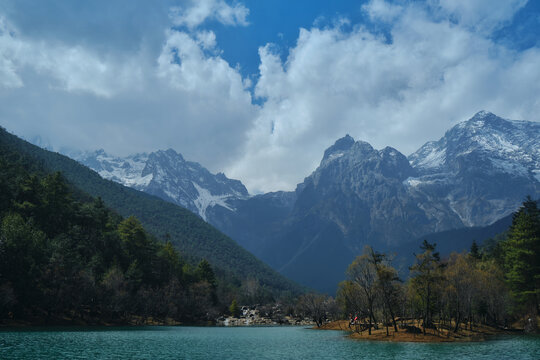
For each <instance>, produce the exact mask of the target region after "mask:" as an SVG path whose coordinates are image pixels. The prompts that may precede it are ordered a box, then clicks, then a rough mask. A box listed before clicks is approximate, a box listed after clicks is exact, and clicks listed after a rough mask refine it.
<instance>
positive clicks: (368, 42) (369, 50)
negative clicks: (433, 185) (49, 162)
mask: <svg viewBox="0 0 540 360" xmlns="http://www.w3.org/2000/svg"><path fill="white" fill-rule="evenodd" d="M230 4H231V3H229V2H224V1H223V0H212V1H210V0H203V1H197V2H195V1H193V2H191V7H189V6H184V7H182V8H176V9H175V10H174V12H173V15H172V17H171V18H170V19H172V21H174V25H176V26H177V27H176V28H171V26H172V25H173V24H171V23H168V24H164V25H162V26H161V28H160V31H159V32H158V31H156V30H154V31H153V33H152V34H153V35H152V39H154V40H155V41H152V44H153V45H148V44H147V41H146V40H145V38H144V36H143V37H142V38H138V40H139V45H138V46H134V45H130V46H126V47H121V48H118V47H117V46H116V44H121V43H123V41H121V39H123V36H118V37H117V39H116V40H114V41H113V43H112V44H110V46H102V45H101V43H102V42H103V41H104V39H105V38H104V37H98V38H96V39H99V41H97V40H96V41H89V43H85V42H77V37H73V38H72V37H67V38H66V39H64V38H58V37H57V36H56V33H54V32H53V34H52V35H51V37H43V38H42V37H40V36H39V35H36V34H33V35H32V36H30V35H28V33H27V32H26V31H22V30H21V31H19V30H18V29H17V28H16V27H15V26H13V25H11V24H10V23H9V22H8V21H7V20H6V19H3V20H1V21H0V121H1V125H2V126H4V127H6V128H8V129H9V130H11V131H14V132H15V133H17V134H22V135H25V136H27V137H29V138H31V137H33V136H35V135H41V136H42V138H43V139H45V140H46V141H47V140H48V141H50V142H51V143H52V144H53V145H54V146H55V148H56V149H58V148H60V147H62V146H66V147H70V148H75V149H77V148H78V149H82V150H85V149H96V148H99V147H103V148H105V149H106V150H107V151H109V152H111V153H116V154H118V155H127V154H129V153H134V152H141V151H153V150H156V149H163V148H167V147H173V148H175V149H176V150H178V151H180V152H182V153H183V154H184V156H185V157H186V158H188V159H191V160H195V161H199V162H201V163H202V164H203V165H204V166H207V167H209V168H210V170H212V171H225V172H226V173H227V175H228V176H232V177H235V178H238V179H241V180H242V181H243V182H244V183H245V184H246V185H247V186H248V188H249V190H250V191H252V192H258V191H272V190H291V189H294V187H295V185H296V184H297V183H298V182H301V181H302V179H303V177H304V176H307V175H309V173H310V172H311V171H313V170H314V168H315V167H316V166H317V164H318V162H319V161H320V159H321V157H322V154H323V151H324V149H325V148H326V147H328V146H330V145H331V144H332V143H333V142H334V141H335V140H336V139H337V138H339V137H341V136H343V135H345V134H347V133H349V134H350V135H352V136H353V137H355V138H356V139H361V140H365V141H368V142H370V143H371V144H372V145H374V146H375V147H377V148H382V147H384V146H387V145H390V146H393V147H396V148H397V149H398V150H400V151H402V152H404V153H405V154H409V153H411V152H412V151H414V150H416V149H417V148H418V147H419V146H421V145H422V144H423V143H424V142H426V141H428V140H433V139H438V138H439V137H440V136H442V134H443V133H444V131H445V130H447V129H448V128H449V127H450V126H452V125H453V124H455V123H456V122H458V121H461V120H465V119H467V118H468V117H470V116H471V115H473V114H474V113H475V112H476V111H478V110H481V109H485V110H490V111H493V112H495V113H496V114H498V115H501V116H504V117H508V118H514V119H527V120H535V121H538V120H540V118H539V116H540V115H539V114H540V102H539V101H540V100H538V97H537V94H539V93H540V68H539V67H538V64H539V63H540V49H539V48H538V47H533V48H530V49H529V50H527V51H522V52H520V51H517V50H512V49H508V48H507V47H505V45H504V44H500V43H497V42H496V40H494V39H493V37H492V36H491V35H492V34H491V32H493V31H495V30H496V29H499V28H500V27H501V26H504V24H506V23H508V22H509V21H511V20H512V15H513V13H515V12H516V11H518V10H519V9H520V7H521V6H522V5H523V1H506V2H504V4H502V3H501V6H502V7H503V8H504V9H505V11H503V12H501V11H499V7H497V6H494V5H488V6H483V7H479V8H476V7H475V6H472V5H471V6H472V7H471V6H469V5H467V4H468V2H465V1H464V2H460V1H456V2H446V1H443V0H428V1H427V2H399V3H398V5H396V4H395V3H390V2H387V1H383V0H372V1H371V2H369V3H368V4H366V5H365V6H364V7H363V11H364V12H365V13H366V15H367V16H368V17H369V19H371V21H372V22H373V23H375V24H376V25H381V24H382V25H384V26H383V27H384V29H385V31H388V33H387V34H386V35H385V36H382V35H381V34H380V33H379V32H375V31H372V30H371V28H370V27H368V25H362V24H352V23H347V22H346V21H337V22H335V23H334V24H335V25H334V26H329V27H319V26H317V25H314V26H313V27H312V28H307V29H301V30H300V32H299V36H298V39H297V42H296V44H295V45H294V47H292V48H290V49H280V48H279V44H263V46H261V48H260V49H259V57H260V65H259V77H258V78H254V80H253V81H254V83H253V88H251V84H250V81H249V79H248V78H244V77H242V75H241V74H240V72H239V70H238V69H237V68H236V67H233V66H231V65H230V64H229V63H228V62H227V61H226V60H225V59H224V58H223V57H222V53H221V50H220V48H219V41H218V40H219V39H218V36H216V33H215V32H213V31H210V30H208V29H206V28H205V27H204V22H205V21H206V20H215V21H218V22H221V23H223V24H226V25H241V26H243V25H246V24H247V15H248V9H247V8H246V7H245V6H243V5H242V4H240V3H232V5H230ZM490 4H492V2H491V1H490ZM0 9H1V7H0ZM156 13H157V14H159V11H156ZM158 18H159V19H161V17H159V16H158ZM165 19H168V18H167V17H166V16H165ZM170 19H169V21H171V20H170ZM160 23H161V22H160ZM70 26H71V25H70ZM147 27H148V28H151V26H147ZM157 33H159V36H158V35H156V34H157ZM218 35H219V34H218ZM156 39H157V40H156ZM130 41H131V43H137V41H135V40H133V39H131V40H130ZM156 44H157V45H156ZM113 45H114V46H113ZM284 51H285V52H287V51H288V56H287V57H286V59H283V58H282V57H281V55H282V54H283V52H284ZM252 97H255V98H256V101H255V104H254V101H253V99H252Z"/></svg>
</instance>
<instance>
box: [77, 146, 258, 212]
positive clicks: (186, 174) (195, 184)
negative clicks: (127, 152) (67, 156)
mask: <svg viewBox="0 0 540 360" xmlns="http://www.w3.org/2000/svg"><path fill="white" fill-rule="evenodd" d="M77 160H78V161H79V162H81V163H82V164H84V165H86V166H88V167H89V168H91V169H93V170H95V171H96V172H98V173H99V174H100V175H101V176H102V177H103V178H105V179H109V180H113V181H116V182H119V183H121V184H123V185H126V186H129V187H132V188H134V189H137V190H141V191H145V192H147V193H149V194H152V195H156V196H158V197H160V198H162V199H164V200H167V201H170V202H172V203H175V204H178V205H181V206H183V207H185V208H187V209H189V210H191V211H193V212H195V213H196V214H199V215H200V216H201V217H202V218H203V219H204V220H207V210H208V209H209V208H213V207H222V208H225V209H227V210H229V211H234V207H233V206H232V205H231V203H232V202H233V201H235V200H239V199H246V198H248V197H249V194H248V192H247V190H246V188H245V186H244V185H243V184H242V183H241V182H240V181H238V180H232V179H229V178H227V177H226V176H225V175H224V174H223V173H218V174H215V175H214V174H212V173H210V172H209V171H208V170H207V169H206V168H204V167H203V166H201V165H200V164H199V163H196V162H192V161H186V160H185V159H184V158H183V157H182V155H181V154H178V153H177V152H176V151H174V150H172V149H168V150H159V151H156V152H152V153H150V154H146V153H143V154H135V155H131V156H127V157H125V158H121V157H115V156H111V155H108V154H107V153H105V151H104V150H98V151H95V152H91V153H86V154H84V155H82V156H79V157H78V158H77Z"/></svg>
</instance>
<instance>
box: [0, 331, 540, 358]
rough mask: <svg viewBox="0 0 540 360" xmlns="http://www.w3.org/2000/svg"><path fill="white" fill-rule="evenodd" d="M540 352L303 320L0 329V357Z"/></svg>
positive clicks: (508, 343)
mask: <svg viewBox="0 0 540 360" xmlns="http://www.w3.org/2000/svg"><path fill="white" fill-rule="evenodd" d="M345 358H351V359H377V360H381V359H400V360H401V359H437V360H444V359H452V360H454V359H490V360H491V359H532V360H539V359H540V337H538V336H504V337H501V338H499V339H497V340H491V341H486V342H480V343H449V344H419V343H385V342H372V341H357V340H351V339H348V338H346V337H345V333H343V332H339V331H316V330H311V329H305V328H301V327H240V328H218V327H140V328H80V329H77V328H47V329H46V328H36V329H23V330H6V329H3V330H1V329H0V359H6V360H7V359H345Z"/></svg>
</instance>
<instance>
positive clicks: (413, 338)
mask: <svg viewBox="0 0 540 360" xmlns="http://www.w3.org/2000/svg"><path fill="white" fill-rule="evenodd" d="M314 329H316V330H339V331H345V332H348V333H349V334H348V335H347V336H348V337H349V338H351V339H355V340H364V341H366V340H367V341H386V342H420V343H451V342H481V341H486V340H491V339H493V338H495V337H496V336H497V335H517V334H519V335H521V334H524V332H523V331H522V330H518V329H507V330H506V329H505V330H503V329H498V328H494V327H491V326H486V325H477V326H474V330H473V331H471V330H467V329H464V328H461V329H460V331H459V332H457V333H454V332H453V331H452V330H446V329H441V330H439V331H438V332H437V331H436V330H433V329H428V330H426V335H424V334H415V333H410V332H407V331H406V330H405V329H399V327H398V332H397V333H396V332H394V329H393V327H389V328H388V331H389V335H386V327H382V328H379V329H377V330H375V329H372V331H371V332H372V334H371V335H369V334H368V331H367V330H364V331H362V332H355V331H354V330H352V329H350V328H349V321H348V320H336V321H332V322H329V323H326V324H323V325H322V326H321V327H320V328H317V327H315V328H314Z"/></svg>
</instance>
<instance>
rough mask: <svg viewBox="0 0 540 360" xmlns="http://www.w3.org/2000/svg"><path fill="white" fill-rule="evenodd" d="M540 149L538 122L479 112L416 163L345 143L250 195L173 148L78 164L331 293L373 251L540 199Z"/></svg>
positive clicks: (489, 219)
mask: <svg viewBox="0 0 540 360" xmlns="http://www.w3.org/2000/svg"><path fill="white" fill-rule="evenodd" d="M539 145H540V124H539V123H535V122H528V121H514V120H505V119H502V118H500V117H497V116H496V115H494V114H491V113H488V112H484V111H482V112H479V113H477V114H476V115H475V116H474V117H472V118H471V119H470V120H467V121H465V122H462V123H459V124H458V125H456V126H454V127H453V128H451V129H450V130H448V131H447V132H446V133H445V134H444V136H443V137H442V138H441V139H439V140H438V141H431V142H428V143H426V144H425V145H424V146H422V147H421V148H420V149H418V151H416V152H415V153H413V154H411V155H410V156H409V157H406V156H405V155H404V154H402V153H400V152H399V151H398V150H396V149H394V148H391V147H386V148H384V149H382V150H377V149H374V148H373V147H372V146H371V145H370V144H368V143H367V142H363V141H355V140H354V139H353V138H352V137H350V136H348V135H347V136H345V137H343V138H341V139H339V140H337V141H336V142H335V144H334V145H332V146H331V147H329V148H328V149H327V150H326V151H325V152H324V155H323V158H322V160H321V162H320V165H319V167H318V168H317V169H316V170H315V171H314V172H313V173H312V174H311V175H309V176H308V177H306V178H305V180H304V181H303V182H302V183H301V184H298V186H297V188H296V191H294V192H277V193H269V194H263V195H257V196H252V197H250V196H249V195H248V192H247V190H246V189H245V187H244V186H243V185H242V183H241V182H240V181H237V180H230V179H227V178H226V177H225V175H223V174H217V175H213V174H211V173H210V172H209V171H208V170H206V169H205V168H204V167H202V166H201V165H200V164H197V163H194V162H189V161H186V160H184V159H183V157H182V156H181V155H180V154H177V153H176V152H174V151H173V150H167V151H157V152H154V153H151V154H138V155H133V156H129V157H127V158H117V157H112V156H108V155H107V154H105V153H104V152H103V151H98V152H95V153H92V154H87V155H86V156H84V157H82V158H81V157H80V158H79V160H80V161H81V162H82V163H83V164H85V165H87V166H89V167H91V168H92V169H94V170H96V171H97V172H99V173H100V174H101V175H102V176H103V177H105V178H108V179H111V180H114V181H117V182H120V183H123V184H125V185H128V186H131V187H134V188H136V189H139V190H142V191H145V192H148V193H150V194H153V195H157V196H159V197H161V198H163V199H166V200H168V201H171V202H174V203H176V204H180V205H182V206H184V207H186V208H188V209H190V210H192V211H194V212H196V213H198V214H199V215H200V216H201V217H202V218H204V219H205V220H207V221H208V222H209V223H210V224H212V225H214V226H216V227H217V228H218V229H220V230H221V231H223V232H224V233H225V234H227V235H229V236H231V237H232V238H233V239H235V240H236V241H237V242H238V243H239V244H241V245H242V246H244V247H245V248H246V249H248V250H250V251H251V252H253V253H254V254H255V255H257V256H258V257H260V258H261V259H262V260H264V261H266V262H267V263H268V264H270V265H271V266H273V267H274V268H275V269H277V270H279V271H280V272H281V273H283V274H285V275H287V276H289V277H290V278H292V279H294V280H296V281H298V282H300V283H302V284H304V285H307V286H311V287H313V288H316V289H319V290H322V291H328V292H332V291H333V290H335V285H336V284H337V283H338V282H339V281H340V280H342V279H343V274H344V271H345V268H346V266H347V264H349V263H350V262H351V261H352V260H353V259H354V257H355V256H356V255H357V254H358V253H359V252H360V251H361V250H362V247H363V246H364V245H366V244H370V245H372V246H374V247H375V248H376V249H377V250H378V251H393V250H395V249H398V248H399V249H400V252H407V250H408V249H407V246H412V247H414V248H415V247H416V246H417V245H416V243H415V241H416V240H418V239H419V238H421V237H423V236H427V235H429V234H432V233H438V232H443V231H449V230H453V229H463V228H466V227H473V226H485V225H490V224H493V223H494V222H496V221H497V220H499V219H501V218H503V217H505V216H507V215H508V214H511V213H512V212H513V211H515V210H516V209H517V208H518V207H519V205H520V204H521V202H522V201H523V200H524V198H525V196H526V195H531V196H532V197H533V198H540V146H539ZM447 245H449V246H447V248H451V247H452V246H451V244H447ZM455 250H461V249H455ZM410 251H411V252H412V251H414V249H410ZM321 264H325V266H323V267H321V266H320V265H321Z"/></svg>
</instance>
